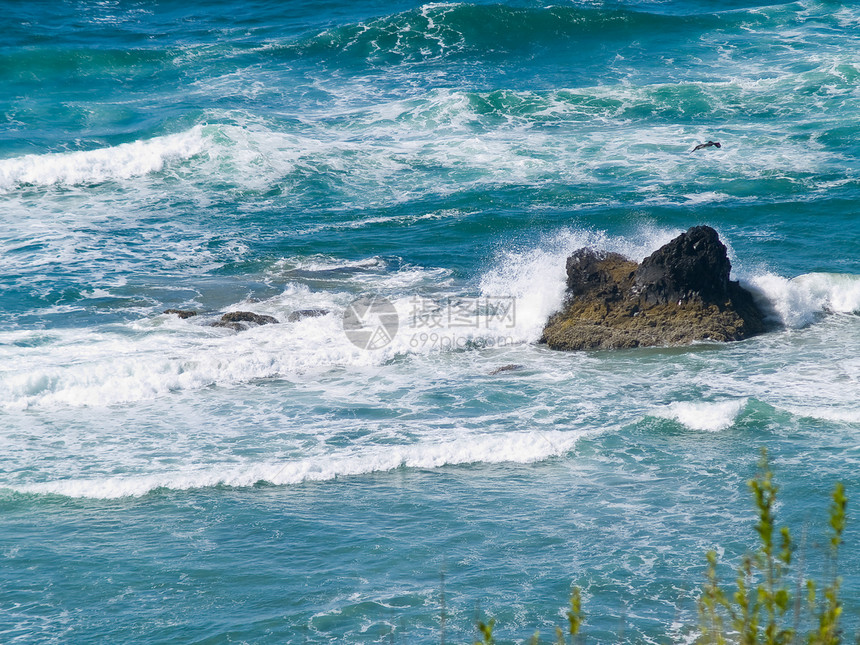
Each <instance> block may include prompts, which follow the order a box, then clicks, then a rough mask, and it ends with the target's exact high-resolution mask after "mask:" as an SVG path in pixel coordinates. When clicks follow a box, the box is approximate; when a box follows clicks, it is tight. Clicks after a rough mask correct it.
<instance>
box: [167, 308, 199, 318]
mask: <svg viewBox="0 0 860 645" xmlns="http://www.w3.org/2000/svg"><path fill="white" fill-rule="evenodd" d="M164 313H166V314H176V315H177V316H179V317H180V318H182V319H185V318H191V317H192V316H196V315H197V312H196V311H192V310H190V309H165V310H164Z"/></svg>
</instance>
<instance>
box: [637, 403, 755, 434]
mask: <svg viewBox="0 0 860 645" xmlns="http://www.w3.org/2000/svg"><path fill="white" fill-rule="evenodd" d="M746 404H747V399H737V400H734V401H720V402H718V403H706V402H688V401H678V402H675V403H672V404H670V405H668V406H666V407H665V408H661V409H657V410H655V411H654V412H653V414H654V416H657V417H660V418H663V419H672V420H674V421H677V422H678V423H681V424H683V425H685V426H687V427H688V428H690V429H691V430H703V431H707V432H718V431H720V430H725V429H727V428H730V427H731V426H732V425H733V424H734V422H735V419H737V417H738V415H739V414H740V413H741V411H742V410H743V409H744V407H746Z"/></svg>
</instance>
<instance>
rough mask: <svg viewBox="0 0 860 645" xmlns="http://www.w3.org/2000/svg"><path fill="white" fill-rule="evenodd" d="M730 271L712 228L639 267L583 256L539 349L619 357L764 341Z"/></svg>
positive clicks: (572, 262) (600, 254)
mask: <svg viewBox="0 0 860 645" xmlns="http://www.w3.org/2000/svg"><path fill="white" fill-rule="evenodd" d="M731 268H732V265H731V262H730V261H729V258H728V254H727V253H726V247H725V245H724V244H723V243H722V242H720V239H719V236H718V235H717V232H716V231H715V230H714V229H712V228H710V227H709V226H696V227H693V228H691V229H690V230H688V231H687V232H686V233H682V234H681V235H679V236H678V237H676V238H675V239H674V240H672V241H671V242H669V243H668V244H666V245H665V246H663V247H661V248H659V249H657V250H656V251H655V252H654V253H652V254H651V255H650V256H648V257H647V258H645V259H644V260H643V261H642V263H641V264H637V263H636V262H633V261H631V260H628V259H627V258H625V257H624V256H622V255H619V254H618V253H607V252H605V251H595V250H593V249H587V248H586V249H580V250H578V251H576V252H575V253H574V254H573V255H571V256H570V257H569V258H568V259H567V300H566V302H565V304H564V307H563V308H562V310H561V311H559V312H558V313H556V314H554V315H553V316H551V317H550V319H549V321H548V322H547V324H546V327H544V330H543V337H542V338H541V341H542V342H545V343H547V344H548V345H549V346H550V347H551V348H553V349H564V350H576V349H616V348H624V347H646V346H654V345H686V344H689V343H691V342H693V341H697V340H716V341H730V340H742V339H744V338H749V337H750V336H754V335H756V334H760V333H762V332H763V331H764V322H763V318H764V316H763V314H762V312H761V311H760V310H759V308H758V307H757V306H756V304H755V302H754V301H753V298H752V295H751V294H750V293H749V292H748V291H747V290H746V289H744V288H743V287H741V286H740V285H739V284H738V283H737V282H732V281H731V280H730V279H729V274H730V272H731Z"/></svg>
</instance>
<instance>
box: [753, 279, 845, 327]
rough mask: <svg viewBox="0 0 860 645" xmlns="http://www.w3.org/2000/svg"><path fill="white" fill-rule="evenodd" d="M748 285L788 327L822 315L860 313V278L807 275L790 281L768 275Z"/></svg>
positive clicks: (773, 314)
mask: <svg viewBox="0 0 860 645" xmlns="http://www.w3.org/2000/svg"><path fill="white" fill-rule="evenodd" d="M744 283H745V286H747V287H749V288H750V289H751V290H752V291H753V293H755V294H757V295H758V296H759V297H760V298H763V299H764V300H765V301H766V302H767V303H768V305H769V307H770V308H771V309H772V314H771V316H772V317H773V318H775V319H776V320H777V321H778V322H780V323H782V324H783V325H785V326H786V327H792V328H797V327H803V326H806V325H808V324H810V323H812V322H814V321H815V318H816V317H817V316H819V315H820V314H822V313H846V314H850V313H858V312H860V275H851V274H845V273H806V274H803V275H800V276H797V277H796V278H793V279H788V278H784V277H782V276H778V275H775V274H773V273H764V274H760V275H756V276H752V277H749V278H747V279H746V280H745V281H744Z"/></svg>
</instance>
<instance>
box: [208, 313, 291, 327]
mask: <svg viewBox="0 0 860 645" xmlns="http://www.w3.org/2000/svg"><path fill="white" fill-rule="evenodd" d="M277 322H278V319H277V318H275V317H273V316H266V315H263V314H255V313H252V312H250V311H231V312H230V313H226V314H224V315H223V316H221V318H220V320H217V321H215V322H214V323H212V325H211V326H212V327H227V328H229V329H235V330H236V331H243V330H245V329H248V328H249V327H250V325H269V324H275V323H277Z"/></svg>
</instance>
